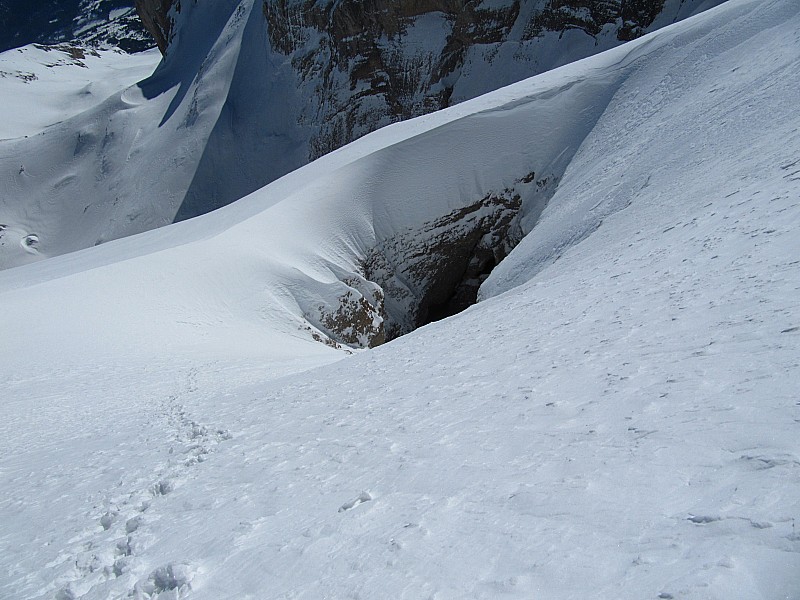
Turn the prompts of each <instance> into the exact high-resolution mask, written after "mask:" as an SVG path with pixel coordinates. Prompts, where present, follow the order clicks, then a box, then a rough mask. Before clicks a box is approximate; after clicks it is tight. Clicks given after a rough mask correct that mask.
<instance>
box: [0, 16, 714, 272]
mask: <svg viewBox="0 0 800 600" xmlns="http://www.w3.org/2000/svg"><path fill="white" fill-rule="evenodd" d="M717 1H718V0H702V1H701V0H682V1H681V2H678V1H677V0H667V1H666V2H661V1H659V2H656V3H655V4H652V3H651V8H653V7H655V8H653V10H651V11H649V12H648V11H645V12H647V13H648V14H646V15H645V14H644V13H643V14H642V15H640V16H639V17H635V18H634V19H633V20H630V19H629V18H628V17H629V16H630V15H629V14H628V13H629V12H630V10H629V9H630V8H631V7H633V6H635V5H638V4H626V5H625V6H623V5H622V4H620V3H618V2H612V3H609V2H594V1H592V2H589V3H585V2H583V0H580V1H578V2H570V3H567V4H565V3H563V2H562V3H559V6H560V8H558V9H556V7H555V6H554V5H551V4H547V3H545V2H542V0H527V1H525V2H522V3H519V2H516V1H514V2H511V1H506V0H503V1H501V2H495V1H494V0H493V1H492V2H486V1H479V2H454V3H453V2H438V1H437V2H430V3H417V2H405V1H403V2H382V1H378V2H374V3H372V4H369V6H366V5H363V3H359V2H349V1H348V2H327V1H326V2H319V3H314V2H294V1H292V2H283V0H281V1H280V2H279V1H275V2H273V1H271V0H270V1H269V2H267V3H264V2H262V1H261V0H214V1H213V2H195V1H188V2H183V3H179V4H175V3H171V2H165V1H162V0H155V1H153V2H139V8H140V10H141V11H142V14H143V15H144V17H145V19H146V20H148V22H149V23H150V24H151V25H152V26H153V30H154V33H156V34H158V35H160V36H161V38H162V40H161V41H162V47H163V48H164V49H166V43H167V38H169V39H170V40H171V43H170V44H169V49H168V51H167V53H166V56H165V59H164V63H163V64H162V65H161V66H160V67H159V69H158V70H157V72H156V73H155V74H154V75H153V76H152V77H150V78H148V79H145V80H144V81H142V82H141V83H139V84H138V85H134V86H133V87H130V88H129V89H127V90H126V89H124V88H119V89H118V90H110V91H109V94H110V97H109V98H108V99H107V101H106V102H104V103H102V104H101V105H99V106H96V105H93V107H92V108H91V109H87V110H85V111H84V112H82V113H80V114H76V115H75V116H73V117H72V118H70V119H67V120H65V121H64V122H61V123H57V124H54V125H53V126H52V127H49V128H48V129H47V130H46V131H42V132H41V133H38V135H36V136H32V137H29V138H21V137H20V138H19V139H12V140H3V141H0V223H6V224H7V225H9V226H10V227H13V228H15V229H17V230H20V231H22V232H25V233H26V234H27V233H33V234H36V235H37V236H38V238H39V244H38V246H37V253H35V254H33V253H29V252H25V251H20V248H19V246H18V245H16V244H15V245H6V246H0V268H8V267H12V266H16V265H19V264H25V263H27V262H30V261H32V260H38V259H42V258H46V257H50V256H57V255H60V254H64V253H67V252H72V251H75V250H79V249H83V248H87V247H91V246H94V245H97V244H102V243H105V242H107V241H109V240H112V239H117V238H120V237H124V236H127V235H133V234H136V233H140V232H142V231H146V230H150V229H154V228H156V227H160V226H163V225H165V224H168V223H171V222H173V221H175V220H183V219H188V218H190V217H194V216H196V215H200V214H204V213H207V212H209V211H211V210H214V209H216V208H219V207H220V206H223V205H226V204H229V203H230V202H232V201H234V200H237V199H239V198H241V197H243V196H245V195H247V194H249V193H251V192H253V191H255V190H257V189H259V188H261V187H263V186H264V185H266V184H267V183H269V182H272V181H274V180H276V179H278V178H279V177H281V176H283V175H285V174H286V173H289V172H290V171H292V170H294V169H296V168H298V167H300V166H302V165H304V164H306V163H308V162H309V160H310V159H312V158H316V157H318V156H320V155H322V154H324V153H327V152H329V151H331V150H334V149H336V148H338V147H340V146H342V145H344V144H346V143H348V142H350V141H352V140H354V139H355V138H357V137H359V136H362V135H364V134H366V133H369V132H371V131H374V130H376V129H378V128H380V127H382V126H384V125H388V124H389V123H392V122H395V121H398V120H402V119H407V118H409V117H413V116H417V115H420V114H423V113H428V112H431V111H433V110H437V109H439V108H443V107H446V106H449V105H452V104H455V103H457V102H461V101H464V100H467V99H470V98H474V97H476V96H479V95H480V94H483V93H485V92H488V91H491V90H494V89H497V88H499V87H501V86H503V85H507V84H509V83H512V82H514V81H519V80H521V79H524V78H526V77H530V76H531V75H534V74H536V73H540V72H543V71H545V70H547V69H551V68H553V67H557V66H560V65H563V64H566V63H568V62H570V61H572V60H577V59H579V58H582V57H584V56H588V55H591V54H594V53H597V52H600V51H601V50H604V49H606V48H610V47H613V46H615V45H619V44H620V43H622V40H623V39H627V37H628V34H624V35H623V34H622V32H623V30H625V31H627V30H630V31H629V32H628V33H629V34H630V35H633V33H632V32H633V30H634V29H635V30H636V32H637V33H636V35H639V34H640V33H642V32H643V31H645V30H647V29H648V28H658V27H661V26H663V25H665V24H668V23H670V22H672V21H673V20H677V19H682V18H685V17H686V16H688V15H690V14H692V13H693V12H695V11H699V10H702V9H703V8H706V7H708V6H711V5H713V4H715V3H716V2H717ZM575 4H577V5H581V4H586V6H585V7H583V8H581V6H578V7H576V6H573V5H575ZM179 8H180V10H178V9H179ZM584 8H585V10H583V9H584ZM650 12H652V13H653V14H649V13H650ZM637 23H638V24H637ZM156 25H157V26H156ZM626 28H627V29H626ZM631 28H633V29H631ZM167 30H168V31H167ZM159 32H161V33H159ZM12 62H13V61H12ZM112 62H116V61H112ZM12 71H13V72H22V73H25V72H27V69H26V68H24V65H23V66H19V67H16V66H13V65H12V67H11V68H10V69H9V72H12ZM30 83H31V85H30V86H29V88H30V89H32V90H39V91H38V93H40V94H45V93H47V94H48V95H49V97H51V98H54V96H53V92H54V90H52V89H47V90H46V89H45V88H44V87H42V86H38V85H36V82H30ZM112 92H113V93H112ZM10 93H11V92H10V91H9V92H5V91H4V90H2V89H1V88H0V97H4V96H6V95H7V94H10ZM73 101H74V98H73V97H72V96H71V95H67V96H66V97H65V98H63V100H62V99H61V98H60V97H56V99H55V100H54V102H56V103H57V104H59V103H61V102H63V103H64V104H70V103H72V102H73ZM603 101H604V100H603V99H602V98H601V99H600V100H599V107H600V110H602V106H603V105H602V102H603ZM45 108H46V107H45ZM28 110H30V111H31V112H33V113H34V114H36V113H37V112H39V111H38V110H37V109H36V108H35V105H33V104H32V106H30V107H29V108H28ZM588 110H589V111H590V112H592V110H593V109H592V108H591V107H589V109H588ZM44 112H45V113H48V111H47V110H45V111H44ZM568 117H575V118H577V117H576V115H575V114H573V113H570V115H568ZM36 120H42V119H41V118H38V117H37V119H36ZM50 123H52V121H51V122H50ZM50 123H48V124H50ZM540 134H543V132H540ZM525 173H527V171H526V172H525ZM525 173H520V176H522V175H524V174H525ZM493 191H496V192H501V191H502V190H493ZM481 197H482V196H481ZM481 197H478V198H471V199H470V201H472V202H475V201H478V200H480V198H481Z"/></svg>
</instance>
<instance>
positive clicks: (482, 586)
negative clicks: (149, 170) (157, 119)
mask: <svg viewBox="0 0 800 600" xmlns="http://www.w3.org/2000/svg"><path fill="white" fill-rule="evenodd" d="M799 31H800V7H798V6H797V4H796V2H793V1H791V0H767V1H763V0H760V1H754V0H735V1H732V2H728V3H726V4H725V5H723V6H721V7H719V8H717V9H713V10H711V11H709V12H707V13H704V14H703V15H700V16H698V17H695V18H693V19H690V20H687V21H686V22H683V23H680V24H677V25H675V26H672V27H669V28H667V29H664V30H661V31H659V32H657V33H655V34H651V35H648V36H646V37H644V38H642V39H641V40H638V41H636V42H634V43H632V44H629V45H626V46H623V47H620V48H618V49H615V50H612V51H610V52H607V53H604V54H602V55H598V56H596V57H593V58H591V59H587V60H584V61H581V62H579V63H575V64H572V65H569V66H567V67H564V68H561V69H558V70H556V71H553V72H551V73H548V74H545V75H542V76H539V77H536V78H533V79H531V80H527V81H524V82H521V83H519V84H517V85H514V86H511V87H508V88H504V89H502V90H499V91H497V92H495V93H492V94H489V95H487V96H482V97H480V98H477V99H475V100H472V101H469V102H465V103H463V104H460V105H458V106H456V107H454V108H452V109H448V110H446V111H443V112H440V113H435V114H432V115H429V116H426V117H422V118H419V119H415V120H412V121H408V122H405V123H401V124H397V125H393V126H391V127H388V128H385V129H383V130H380V131H378V132H376V133H374V134H371V135H368V136H366V137H364V138H362V139H361V140H359V141H357V142H355V143H353V144H351V145H349V146H346V147H345V148H342V149H340V150H338V151H336V152H334V153H332V154H330V155H327V156H325V157H323V158H322V159H320V160H318V161H315V162H314V163H312V164H310V165H308V166H306V167H304V168H302V169H300V170H298V171H296V172H293V173H291V174H289V175H287V176H285V177H283V178H281V179H279V180H277V181H276V182H274V183H273V184H271V185H269V186H267V187H265V188H264V189H262V190H259V191H257V192H255V193H254V194H251V195H250V196H248V197H246V198H244V199H243V200H241V201H238V202H236V203H234V204H232V205H230V206H228V207H226V208H224V209H222V210H219V211H216V212H214V213H211V214H208V215H205V216H203V217H200V218H197V219H193V220H190V221H185V222H182V223H178V224H175V225H171V226H168V227H164V228H161V229H158V230H156V231H151V232H147V233H143V234H141V235H137V236H134V237H129V238H126V239H123V240H118V241H114V242H109V243H107V244H103V245H101V246H99V247H97V248H92V249H88V250H84V251H81V252H77V253H73V254H70V255H66V256H61V257H57V258H54V259H51V260H48V261H43V262H39V263H36V264H32V265H27V266H25V267H21V268H18V269H11V270H8V271H5V272H3V273H2V274H0V290H1V291H0V305H1V306H2V308H3V310H2V312H0V323H1V324H2V330H3V336H2V337H0V356H2V360H1V361H0V373H2V376H0V381H3V382H5V384H4V396H5V398H6V399H5V401H4V403H3V404H2V407H3V408H2V411H3V412H2V419H1V420H0V423H1V424H0V434H2V435H0V440H2V442H0V444H2V445H0V473H2V478H3V485H2V487H0V506H2V512H3V514H4V515H8V517H7V518H6V519H5V520H4V523H6V526H5V528H4V535H3V537H2V538H0V561H2V564H3V572H4V573H7V574H8V575H7V577H6V578H5V581H4V582H3V583H2V587H0V590H2V593H3V595H8V596H10V597H29V598H40V597H53V596H54V595H56V596H58V597H61V598H85V599H87V600H88V599H91V598H123V597H134V598H150V599H154V598H161V599H162V600H163V599H164V598H175V597H190V598H198V599H202V598H215V599H218V598H247V597H259V598H262V597H267V598H280V597H287V596H292V597H299V598H319V597H326V596H327V597H348V596H349V597H384V596H386V595H390V596H392V597H398V598H402V597H408V598H418V597H440V598H463V597H474V598H496V597H498V596H501V595H503V596H508V597H519V598H530V597H531V596H536V595H540V596H542V597H546V598H553V599H562V598H563V599H566V598H586V597H602V598H608V597H615V598H631V599H634V598H636V599H638V598H647V597H652V598H658V597H661V598H669V597H673V598H697V599H700V598H702V599H707V598H730V597H737V598H794V597H795V596H796V595H797V590H798V589H800V588H799V587H798V586H800V580H798V576H797V573H798V572H800V537H799V536H798V533H797V531H796V528H795V519H796V518H797V514H798V510H800V503H798V498H800V493H799V492H800V486H798V483H797V477H796V475H797V472H798V471H797V470H798V468H799V467H800V447H798V441H797V440H798V439H799V438H798V436H797V427H798V423H799V422H800V405H798V402H797V394H796V390H797V383H798V381H799V380H800V363H798V360H797V357H798V355H799V354H798V353H799V352H800V337H798V332H800V303H798V301H797V298H798V281H800V262H798V260H797V256H796V255H797V236H796V232H797V228H798V225H800V162H798V160H800V117H798V113H797V110H796V99H797V98H798V97H800V65H799V64H798V61H800V58H799V57H800V34H798V32H799ZM132 110H135V109H132ZM545 179H547V183H544V180H545ZM537 182H542V183H541V184H539V183H537ZM551 182H552V183H551ZM506 190H509V192H508V194H507V197H509V198H513V197H515V196H518V197H519V206H518V208H515V209H514V210H515V211H516V212H515V216H514V217H513V219H514V223H513V224H510V225H509V230H511V229H512V227H513V228H516V231H517V234H518V235H519V236H520V237H521V241H520V243H519V244H518V245H517V246H516V248H514V249H513V250H511V251H510V254H509V255H508V256H507V257H506V258H505V260H503V261H502V262H501V263H500V264H499V266H497V267H496V268H495V269H494V270H493V271H492V273H491V274H490V275H489V276H488V279H486V280H485V282H484V283H483V285H482V286H481V291H480V296H481V297H482V298H483V301H482V302H480V303H478V304H477V305H476V306H474V307H472V308H470V309H469V310H467V311H465V312H463V313H462V314H460V315H458V316H456V317H454V318H452V319H446V320H444V321H441V322H437V323H433V324H430V325H427V326H425V327H422V328H421V329H418V330H417V331H414V332H413V333H411V334H409V335H406V336H403V337H401V338H399V339H397V340H395V341H393V342H392V343H390V344H386V345H384V346H382V347H380V348H377V349H375V350H371V351H369V352H358V351H354V350H353V349H352V348H349V346H360V345H368V344H369V342H370V339H372V338H371V336H373V335H376V333H375V332H376V331H378V330H380V328H381V327H384V332H385V331H386V329H385V328H386V326H387V325H386V324H387V323H391V322H392V319H394V322H395V323H398V322H399V319H400V317H401V316H402V315H404V314H405V315H408V314H410V312H409V311H410V310H411V309H409V306H412V304H409V302H410V301H409V298H410V297H414V294H413V293H411V295H410V296H404V295H403V294H402V293H400V292H397V291H393V290H395V288H397V289H401V290H402V289H403V287H402V286H405V289H406V290H408V291H409V292H414V285H415V283H414V281H412V280H411V279H410V277H409V275H413V274H414V272H415V270H414V269H413V268H410V267H409V268H406V267H407V266H408V265H411V267H413V260H412V259H413V258H414V256H415V252H414V250H413V249H414V248H423V249H425V251H427V249H429V248H434V249H435V248H436V247H437V243H438V241H439V240H440V239H441V238H440V237H438V236H439V233H441V228H440V225H441V224H442V223H452V222H457V223H467V221H465V220H464V219H463V218H454V215H460V216H463V217H468V216H469V215H473V214H475V213H481V211H485V210H489V208H490V207H492V206H496V205H495V204H492V203H490V202H482V201H483V200H484V199H485V198H489V197H501V196H502V197H506V196H504V194H506ZM509 206H511V205H509ZM473 209H474V210H473ZM478 220H480V219H478ZM500 220H501V221H502V219H500ZM478 230H479V228H478ZM476 243H477V242H476ZM407 248H411V250H407ZM376 253H377V254H378V255H379V256H380V257H383V259H384V262H381V263H379V262H378V261H375V256H376ZM370 259H372V260H373V262H372V263H369V261H370ZM368 263H369V264H372V265H379V266H381V268H383V269H384V270H383V271H381V272H380V273H378V270H377V269H376V268H374V267H373V268H372V271H370V269H368V268H366V267H365V265H367V264H368ZM387 265H388V267H391V268H387ZM370 276H371V277H372V278H370ZM393 294H394V295H393ZM381 296H382V297H383V298H382V300H381ZM343 299H344V300H343ZM423 300H424V298H423ZM421 301H422V300H420V302H421ZM348 306H350V307H351V308H352V311H350V312H347V313H345V314H344V317H343V318H342V314H343V313H339V312H338V311H339V310H340V309H341V308H342V307H348ZM382 306H383V309H382ZM393 315H394V316H393ZM397 315H400V316H397ZM339 323H345V327H340V326H339ZM354 325H363V329H359V328H358V327H355V328H354V327H353V326H354ZM351 335H352V337H350V336H351ZM350 352H355V354H356V355H355V356H347V354H348V353H350ZM343 357H344V358H345V359H344V360H339V359H341V358H343ZM326 363H330V364H327V365H326V366H320V365H325V364H326ZM314 366H316V367H318V368H314V369H311V367H314Z"/></svg>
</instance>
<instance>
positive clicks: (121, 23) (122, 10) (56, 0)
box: [0, 0, 154, 52]
mask: <svg viewBox="0 0 800 600" xmlns="http://www.w3.org/2000/svg"><path fill="white" fill-rule="evenodd" d="M74 41H77V42H80V43H82V44H83V45H88V46H113V47H118V48H120V49H122V50H125V51H126V52H139V51H141V50H145V49H147V48H152V47H153V45H154V44H153V40H152V39H151V38H150V35H149V34H148V32H147V31H146V30H145V28H144V26H143V24H142V22H141V21H140V20H139V18H138V16H137V15H136V11H135V10H134V7H133V0H0V52H2V51H4V50H8V49H9V48H15V47H18V46H24V45H26V44H32V43H36V44H57V43H61V42H74Z"/></svg>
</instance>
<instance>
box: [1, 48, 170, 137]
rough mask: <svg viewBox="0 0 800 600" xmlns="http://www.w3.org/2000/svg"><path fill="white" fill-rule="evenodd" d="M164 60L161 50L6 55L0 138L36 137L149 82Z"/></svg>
mask: <svg viewBox="0 0 800 600" xmlns="http://www.w3.org/2000/svg"><path fill="white" fill-rule="evenodd" d="M160 60H161V55H160V54H159V53H158V51H157V50H150V51H147V52H141V53H139V54H132V55H128V54H122V53H120V52H116V51H111V50H93V49H91V48H82V47H80V46H69V45H62V46H25V47H23V48H17V49H15V50H9V51H7V52H3V53H2V54H0V97H2V98H3V121H2V123H0V140H6V139H9V138H17V137H23V136H30V135H35V134H38V133H40V132H41V131H43V130H44V129H46V128H47V127H48V126H50V125H53V124H55V123H58V122H59V121H64V120H66V119H69V118H71V117H74V116H75V115H78V114H80V113H82V112H85V111H87V110H90V109H91V108H94V107H96V106H97V105H98V104H101V103H102V102H103V101H104V100H106V99H107V98H108V97H109V96H110V95H112V94H113V93H115V92H116V93H119V92H120V91H122V90H124V89H126V88H128V87H130V86H132V85H134V84H135V83H137V82H138V81H141V80H142V79H144V78H146V77H147V76H148V75H150V74H151V73H152V72H153V71H154V70H155V68H156V66H157V65H158V63H159V61H160ZM33 107H35V109H33Z"/></svg>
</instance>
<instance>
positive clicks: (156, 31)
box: [136, 0, 180, 54]
mask: <svg viewBox="0 0 800 600" xmlns="http://www.w3.org/2000/svg"><path fill="white" fill-rule="evenodd" d="M173 7H175V10H176V12H180V0H136V11H137V12H138V13H139V17H140V18H141V19H142V23H143V24H144V26H145V28H146V29H147V31H149V32H150V35H152V36H153V39H154V40H155V41H156V44H157V45H158V49H159V50H161V53H162V54H164V53H166V51H167V47H168V46H169V43H170V41H171V39H172V30H173V21H172V17H171V15H170V11H171V10H172V8H173Z"/></svg>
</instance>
